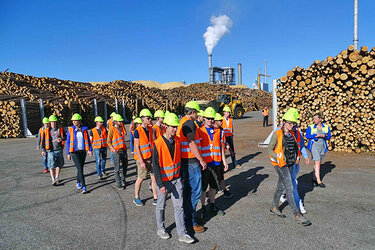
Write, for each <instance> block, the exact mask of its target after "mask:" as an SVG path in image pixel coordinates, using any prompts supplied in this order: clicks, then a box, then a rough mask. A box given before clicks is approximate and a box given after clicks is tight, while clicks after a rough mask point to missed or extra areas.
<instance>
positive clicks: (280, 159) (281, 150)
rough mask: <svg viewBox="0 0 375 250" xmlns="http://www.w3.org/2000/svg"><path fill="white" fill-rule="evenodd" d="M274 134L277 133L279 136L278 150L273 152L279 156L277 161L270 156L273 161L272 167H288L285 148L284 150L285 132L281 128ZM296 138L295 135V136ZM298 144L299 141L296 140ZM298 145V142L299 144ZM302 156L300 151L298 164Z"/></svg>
mask: <svg viewBox="0 0 375 250" xmlns="http://www.w3.org/2000/svg"><path fill="white" fill-rule="evenodd" d="M274 133H276V135H277V144H276V148H275V149H274V150H273V152H275V154H276V155H277V159H274V158H272V156H271V155H270V159H271V164H272V166H277V165H278V166H279V167H280V168H282V167H284V166H285V165H286V162H285V155H284V148H283V136H284V134H283V131H282V130H281V128H277V129H276V130H275V131H274ZM293 137H294V135H293ZM294 139H295V140H296V138H295V137H294ZM296 142H297V140H296ZM297 144H298V142H297ZM300 155H301V151H300V150H298V155H297V160H296V164H298V162H299V156H300Z"/></svg>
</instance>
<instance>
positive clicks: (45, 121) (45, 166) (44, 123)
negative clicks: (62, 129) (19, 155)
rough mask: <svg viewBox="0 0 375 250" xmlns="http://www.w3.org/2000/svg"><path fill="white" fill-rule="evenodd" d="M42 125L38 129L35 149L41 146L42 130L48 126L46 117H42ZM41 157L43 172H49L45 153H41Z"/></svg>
mask: <svg viewBox="0 0 375 250" xmlns="http://www.w3.org/2000/svg"><path fill="white" fill-rule="evenodd" d="M42 122H43V127H41V128H40V129H39V131H38V137H37V138H38V139H37V142H36V150H38V151H39V150H40V148H41V145H42V135H43V131H44V130H45V129H47V128H48V127H49V119H48V118H47V117H44V118H43V120H42ZM42 159H43V169H44V170H43V173H48V172H49V169H48V157H47V154H44V155H43V153H42Z"/></svg>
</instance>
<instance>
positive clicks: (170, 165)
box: [152, 113, 194, 244]
mask: <svg viewBox="0 0 375 250" xmlns="http://www.w3.org/2000/svg"><path fill="white" fill-rule="evenodd" d="M165 124H166V125H167V126H166V132H165V133H164V134H163V135H161V136H160V137H159V138H158V139H156V140H155V144H154V151H153V154H152V165H153V170H154V174H155V180H156V183H157V187H158V202H157V205H156V224H157V228H158V230H157V234H158V235H159V237H160V238H162V239H168V238H170V235H169V234H168V233H167V232H166V231H165V226H164V221H165V201H166V199H167V195H168V194H169V193H171V199H172V203H173V207H174V217H175V223H176V228H177V233H178V236H179V237H178V240H179V241H181V242H185V243H188V244H191V243H193V242H194V239H193V238H191V237H190V236H189V235H188V234H186V233H185V222H184V210H183V187H182V182H181V177H180V170H181V141H180V139H179V137H177V136H176V133H177V128H178V126H179V125H180V122H179V120H178V117H177V115H176V114H174V113H168V114H167V115H166V116H165Z"/></svg>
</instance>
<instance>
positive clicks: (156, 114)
mask: <svg viewBox="0 0 375 250" xmlns="http://www.w3.org/2000/svg"><path fill="white" fill-rule="evenodd" d="M154 117H155V118H158V117H160V118H165V114H164V112H163V110H157V111H156V112H155V114H154Z"/></svg>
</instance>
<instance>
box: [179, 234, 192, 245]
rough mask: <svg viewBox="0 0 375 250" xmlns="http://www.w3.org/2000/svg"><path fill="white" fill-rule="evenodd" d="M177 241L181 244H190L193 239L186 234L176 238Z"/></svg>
mask: <svg viewBox="0 0 375 250" xmlns="http://www.w3.org/2000/svg"><path fill="white" fill-rule="evenodd" d="M178 240H179V241H181V242H185V243H187V244H191V243H193V242H194V239H193V238H191V237H190V236H189V235H188V234H184V235H181V236H179V237H178Z"/></svg>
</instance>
